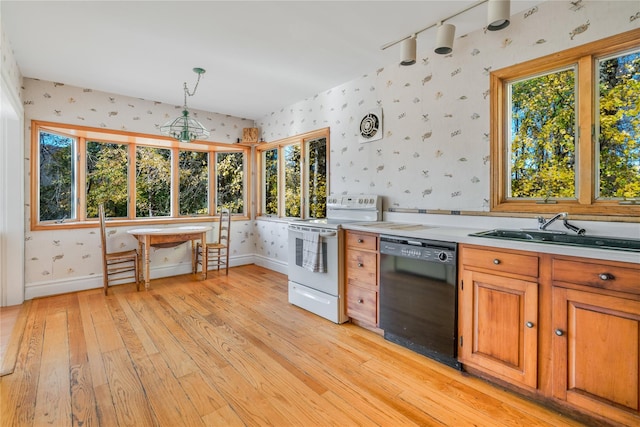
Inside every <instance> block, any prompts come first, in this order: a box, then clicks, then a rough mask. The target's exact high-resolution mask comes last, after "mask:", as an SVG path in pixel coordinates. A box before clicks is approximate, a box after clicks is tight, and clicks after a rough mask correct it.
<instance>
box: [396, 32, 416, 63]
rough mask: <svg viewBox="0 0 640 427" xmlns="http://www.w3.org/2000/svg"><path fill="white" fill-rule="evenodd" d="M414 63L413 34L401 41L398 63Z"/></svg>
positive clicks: (414, 41) (414, 47)
mask: <svg viewBox="0 0 640 427" xmlns="http://www.w3.org/2000/svg"><path fill="white" fill-rule="evenodd" d="M415 63H416V36H415V34H414V35H412V36H411V37H409V38H406V39H404V40H403V41H402V45H401V50H400V65H413V64H415Z"/></svg>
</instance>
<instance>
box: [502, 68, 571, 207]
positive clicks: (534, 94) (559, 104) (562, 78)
mask: <svg viewBox="0 0 640 427" xmlns="http://www.w3.org/2000/svg"><path fill="white" fill-rule="evenodd" d="M507 88H508V94H509V95H508V100H507V102H508V108H507V111H508V112H509V114H510V115H511V121H510V126H509V130H510V132H509V141H508V142H509V143H508V152H509V159H510V161H509V169H508V175H507V178H508V182H510V185H509V188H508V197H509V198H526V199H544V200H553V199H560V198H565V199H576V198H577V183H576V174H575V168H576V164H577V163H576V160H577V152H576V147H575V135H576V134H577V129H576V116H577V112H576V95H577V87H576V70H575V67H571V68H568V69H562V70H557V71H553V72H550V73H545V74H542V75H536V76H532V77H527V78H524V79H520V80H517V81H514V82H510V83H508V85H507Z"/></svg>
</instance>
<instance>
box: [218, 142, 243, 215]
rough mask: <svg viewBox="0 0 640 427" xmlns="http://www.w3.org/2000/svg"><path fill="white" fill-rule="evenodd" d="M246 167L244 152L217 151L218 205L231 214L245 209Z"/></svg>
mask: <svg viewBox="0 0 640 427" xmlns="http://www.w3.org/2000/svg"><path fill="white" fill-rule="evenodd" d="M244 169H245V168H244V155H243V153H216V179H217V185H216V188H217V194H216V206H217V207H223V208H226V209H229V212H231V214H237V213H241V212H243V211H244V196H243V183H244Z"/></svg>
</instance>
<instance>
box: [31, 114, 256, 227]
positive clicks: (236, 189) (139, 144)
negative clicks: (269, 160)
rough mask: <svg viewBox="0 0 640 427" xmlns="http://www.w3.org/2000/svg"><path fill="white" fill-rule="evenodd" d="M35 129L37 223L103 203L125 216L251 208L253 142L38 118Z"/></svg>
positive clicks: (69, 221) (55, 221)
mask: <svg viewBox="0 0 640 427" xmlns="http://www.w3.org/2000/svg"><path fill="white" fill-rule="evenodd" d="M32 132H33V137H32V140H33V142H32V153H33V154H32V162H33V163H32V171H34V173H32V178H31V179H32V182H31V185H32V187H31V188H32V191H31V195H32V196H31V197H32V203H31V206H32V212H31V225H32V229H38V228H46V227H50V226H54V225H55V226H57V227H78V226H82V225H81V223H82V222H85V221H92V222H94V221H95V219H96V218H97V216H98V205H99V204H100V203H103V204H104V205H105V211H106V214H107V216H108V217H111V218H115V219H121V220H145V219H163V218H164V219H175V218H183V219H187V218H191V217H195V218H196V219H197V218H200V219H202V217H207V216H210V215H215V213H216V211H217V208H216V206H224V207H229V208H230V209H231V211H232V213H233V214H236V215H246V214H247V213H246V206H247V203H246V200H247V197H248V188H247V183H246V176H247V174H246V170H247V167H248V165H247V162H248V161H249V156H250V148H249V147H245V146H239V145H231V144H216V143H208V144H206V145H204V144H197V143H186V144H185V143H179V142H177V141H173V140H168V139H165V138H161V137H151V136H142V135H138V134H132V133H126V132H109V131H105V130H102V129H92V128H79V127H74V126H70V125H62V124H56V123H44V122H37V121H34V122H33V123H32ZM212 177H213V178H212ZM88 226H89V225H88Z"/></svg>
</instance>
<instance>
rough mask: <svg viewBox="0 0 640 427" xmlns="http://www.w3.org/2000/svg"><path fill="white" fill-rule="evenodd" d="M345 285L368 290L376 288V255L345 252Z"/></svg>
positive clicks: (361, 252) (352, 251)
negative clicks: (357, 286)
mask: <svg viewBox="0 0 640 427" xmlns="http://www.w3.org/2000/svg"><path fill="white" fill-rule="evenodd" d="M346 275H347V283H350V284H355V285H359V286H366V287H369V288H376V287H377V286H378V254H377V253H375V252H365V251H354V250H348V251H347V262H346Z"/></svg>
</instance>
